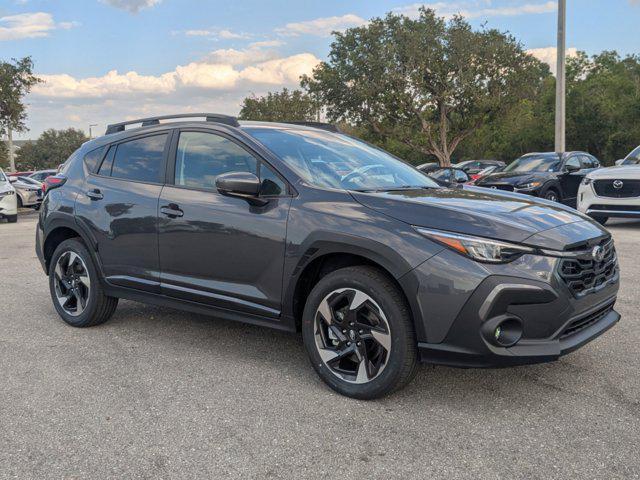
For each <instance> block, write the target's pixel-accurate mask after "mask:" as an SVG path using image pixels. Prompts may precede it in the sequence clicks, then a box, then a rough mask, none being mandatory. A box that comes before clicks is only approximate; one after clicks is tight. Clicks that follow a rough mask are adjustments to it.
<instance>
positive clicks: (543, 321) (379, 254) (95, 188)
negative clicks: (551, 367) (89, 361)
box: [36, 114, 619, 398]
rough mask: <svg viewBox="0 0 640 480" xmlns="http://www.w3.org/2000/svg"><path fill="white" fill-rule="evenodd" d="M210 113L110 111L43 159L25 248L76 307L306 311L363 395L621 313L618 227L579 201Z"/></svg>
mask: <svg viewBox="0 0 640 480" xmlns="http://www.w3.org/2000/svg"><path fill="white" fill-rule="evenodd" d="M188 116H189V117H194V115H188ZM202 116H203V117H205V121H179V122H169V123H162V122H161V121H164V120H172V119H179V118H180V117H182V116H174V117H157V118H151V119H144V120H138V121H135V122H126V123H122V124H116V125H112V126H110V127H109V128H108V130H107V135H105V136H103V137H101V138H98V139H95V140H92V141H90V142H88V143H85V144H84V145H83V146H82V147H81V148H80V149H79V150H78V151H76V152H75V153H74V154H73V155H72V156H71V158H70V159H69V160H68V161H67V162H66V163H65V165H64V168H63V170H62V172H61V173H60V174H59V175H57V176H56V177H51V178H52V181H51V183H50V184H51V186H50V187H49V189H48V191H47V195H46V197H45V200H44V203H43V206H42V210H41V213H40V217H39V223H38V229H37V239H36V245H37V247H36V249H37V254H38V257H39V258H40V261H41V263H42V266H43V268H44V271H45V272H46V273H47V275H48V276H49V285H50V290H51V297H52V299H53V304H54V306H55V308H56V310H57V312H58V313H59V315H60V316H61V317H62V319H63V320H64V321H65V322H67V323H68V324H70V325H72V326H76V327H87V326H92V325H98V324H100V323H102V322H105V321H106V320H107V319H108V318H109V317H110V316H111V315H112V314H113V312H114V310H115V309H116V305H117V303H118V299H119V298H126V299H131V300H138V301H142V302H149V303H155V304H159V305H167V306H172V307H177V308H182V309H185V310H191V311H194V312H201V313H207V314H212V315H215V316H218V317H221V318H227V319H232V320H240V321H243V322H249V323H253V324H257V325H264V326H269V327H273V328H277V329H281V330H287V331H297V330H301V331H302V336H303V340H304V345H305V348H306V350H307V353H308V355H309V358H310V360H311V364H312V365H313V367H314V368H315V370H316V371H317V372H318V374H319V375H320V377H321V378H322V379H323V380H324V381H325V382H326V383H327V384H328V385H329V386H331V387H332V388H333V389H335V390H336V391H338V392H340V393H342V394H345V395H349V396H353V397H357V398H375V397H379V396H381V395H384V394H386V393H389V392H391V391H393V390H395V389H398V388H400V387H402V386H403V385H405V384H406V383H407V382H409V380H410V379H411V378H412V376H413V374H414V372H415V370H416V365H417V363H418V361H419V360H422V361H424V362H432V363H439V364H446V365H456V366H474V367H490V366H507V365H520V364H527V363H535V362H543V361H549V360H555V359H557V358H558V357H559V356H561V355H563V354H566V353H568V352H570V351H572V350H575V349H576V348H578V347H580V346H581V345H584V344H585V343H587V342H588V341H590V340H592V339H593V338H595V337H596V336H598V335H600V334H601V333H603V332H604V331H606V330H607V329H608V328H610V327H611V326H612V325H614V324H615V323H616V322H617V321H618V319H619V315H618V314H617V313H616V312H615V311H614V309H613V307H614V303H615V300H616V294H617V291H618V278H619V274H618V264H617V260H616V253H615V248H614V245H613V240H612V239H611V236H610V234H609V233H608V232H607V231H606V230H604V229H603V228H602V227H600V226H599V225H598V224H597V223H595V222H593V221H592V220H591V219H589V218H588V217H586V216H584V215H582V214H580V213H578V212H576V211H575V210H572V209H569V208H567V207H565V206H563V205H560V204H555V203H551V202H545V201H541V200H537V199H534V198H532V197H527V196H524V195H518V194H514V193H508V192H501V191H495V192H493V191H490V190H486V189H480V188H475V187H473V188H465V189H462V188H457V189H450V188H445V187H441V186H439V185H438V184H437V183H435V182H434V181H433V180H431V179H429V178H428V177H426V176H425V175H423V174H422V173H420V172H419V171H418V170H416V169H414V168H413V167H411V166H409V165H407V164H405V163H404V162H402V161H400V160H398V159H397V158H395V157H393V156H391V155H389V154H387V153H386V152H384V151H382V150H380V149H378V148H375V147H372V146H370V145H368V144H366V143H364V142H362V141H359V140H357V139H355V138H352V137H350V136H347V135H344V134H342V133H340V132H339V131H337V130H336V129H335V127H332V126H330V125H321V124H314V125H312V126H305V125H294V124H285V123H280V124H276V123H256V122H243V123H239V122H238V121H237V120H236V119H235V118H233V117H227V116H222V115H214V114H203V115H202ZM198 117H199V115H198ZM140 123H141V124H142V127H140V128H127V127H131V126H132V125H135V124H140ZM275 348H277V346H276V347H275ZM256 381H259V379H256Z"/></svg>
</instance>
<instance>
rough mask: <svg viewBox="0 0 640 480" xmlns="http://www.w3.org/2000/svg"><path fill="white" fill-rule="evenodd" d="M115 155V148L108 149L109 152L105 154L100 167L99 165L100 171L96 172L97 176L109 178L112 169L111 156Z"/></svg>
mask: <svg viewBox="0 0 640 480" xmlns="http://www.w3.org/2000/svg"><path fill="white" fill-rule="evenodd" d="M115 153H116V146H115V145H113V146H111V147H109V151H108V152H107V156H106V157H105V159H104V160H103V161H102V165H100V169H99V170H98V175H104V176H105V177H110V176H111V167H113V156H114V155H115Z"/></svg>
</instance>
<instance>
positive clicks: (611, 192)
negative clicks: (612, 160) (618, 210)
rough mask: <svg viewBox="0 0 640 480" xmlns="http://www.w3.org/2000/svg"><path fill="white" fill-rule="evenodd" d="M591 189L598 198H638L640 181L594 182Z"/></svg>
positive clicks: (639, 195)
mask: <svg viewBox="0 0 640 480" xmlns="http://www.w3.org/2000/svg"><path fill="white" fill-rule="evenodd" d="M616 186H617V187H618V188H616ZM593 188H594V190H595V191H596V194H597V195H598V196H600V197H610V198H630V197H640V180H596V181H595V182H593Z"/></svg>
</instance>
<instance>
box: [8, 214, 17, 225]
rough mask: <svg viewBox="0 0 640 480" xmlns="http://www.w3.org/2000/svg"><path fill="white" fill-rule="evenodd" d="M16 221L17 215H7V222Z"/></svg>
mask: <svg viewBox="0 0 640 480" xmlns="http://www.w3.org/2000/svg"><path fill="white" fill-rule="evenodd" d="M17 221H18V215H7V222H9V223H16V222H17Z"/></svg>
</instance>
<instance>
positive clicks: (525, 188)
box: [516, 182, 542, 190]
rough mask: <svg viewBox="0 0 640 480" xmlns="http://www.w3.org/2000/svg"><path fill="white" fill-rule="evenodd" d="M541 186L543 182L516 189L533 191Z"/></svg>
mask: <svg viewBox="0 0 640 480" xmlns="http://www.w3.org/2000/svg"><path fill="white" fill-rule="evenodd" d="M540 185H542V182H529V183H523V184H522V185H518V186H516V188H517V189H518V190H533V189H534V188H538V187H539V186H540Z"/></svg>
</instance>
